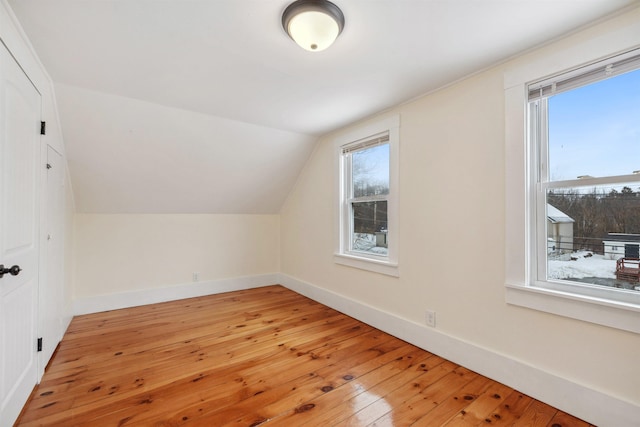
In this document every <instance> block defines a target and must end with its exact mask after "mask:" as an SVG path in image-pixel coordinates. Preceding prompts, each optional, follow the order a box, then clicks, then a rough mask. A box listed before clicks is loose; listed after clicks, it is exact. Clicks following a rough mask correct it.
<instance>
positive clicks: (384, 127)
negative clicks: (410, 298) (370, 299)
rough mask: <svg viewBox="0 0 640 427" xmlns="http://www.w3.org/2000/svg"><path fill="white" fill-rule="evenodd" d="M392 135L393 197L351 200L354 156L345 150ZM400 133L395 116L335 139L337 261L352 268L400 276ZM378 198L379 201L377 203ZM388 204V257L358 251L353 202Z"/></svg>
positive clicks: (391, 173)
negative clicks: (355, 245)
mask: <svg viewBox="0 0 640 427" xmlns="http://www.w3.org/2000/svg"><path fill="white" fill-rule="evenodd" d="M385 134H388V139H389V140H388V144H389V194H387V195H380V196H373V197H371V196H367V197H359V198H351V197H350V196H351V189H350V185H351V181H352V179H351V178H352V177H351V168H350V157H351V156H348V157H349V159H348V160H347V157H346V156H345V154H344V149H345V148H346V147H349V146H357V145H359V144H362V143H363V142H365V141H368V140H373V139H375V138H377V137H380V136H381V135H385ZM399 134H400V116H399V115H394V116H391V117H387V118H385V119H381V120H377V121H375V122H373V123H371V124H368V125H365V126H361V127H358V128H356V129H354V130H352V131H351V132H348V133H346V134H343V135H341V136H339V137H337V138H335V139H334V151H335V156H334V157H335V159H336V162H335V173H334V176H335V177H336V194H337V197H336V208H335V212H336V219H335V235H336V243H335V251H334V262H335V263H337V264H341V265H346V266H349V267H355V268H358V269H362V270H368V271H371V272H375V273H380V274H385V275H389V276H393V277H399V276H400V271H399V266H398V252H399V251H398V248H399V234H400V233H399V221H398V188H399V179H398V176H399V173H398V172H399V170H398V169H399V168H398V158H399V141H400V138H399ZM374 199H375V200H374ZM378 199H380V200H386V201H387V242H388V246H387V255H386V256H384V255H379V254H373V253H371V254H368V253H366V252H363V251H354V250H352V249H351V244H352V232H353V221H352V207H351V203H352V202H353V201H356V202H361V201H362V202H364V201H377V200H378Z"/></svg>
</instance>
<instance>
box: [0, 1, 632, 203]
mask: <svg viewBox="0 0 640 427" xmlns="http://www.w3.org/2000/svg"><path fill="white" fill-rule="evenodd" d="M334 3H336V4H338V6H340V8H341V9H342V10H343V12H344V14H345V17H346V25H345V29H344V31H343V33H342V35H341V36H340V38H339V39H338V40H337V42H336V43H335V44H334V45H333V46H332V47H331V48H329V49H328V50H326V51H323V52H315V53H311V52H307V51H304V50H302V49H301V48H299V47H297V46H296V45H295V44H294V43H293V42H292V41H291V40H290V39H289V38H288V36H287V35H286V34H285V33H284V31H283V29H282V27H281V22H280V19H281V15H282V11H283V10H284V9H285V8H286V7H287V5H288V4H289V2H288V1H287V0H242V1H240V0H56V1H51V0H9V4H10V5H11V7H12V8H13V10H14V12H15V13H16V15H17V17H18V19H19V21H20V22H21V24H22V25H23V27H24V29H25V32H26V33H27V35H28V36H29V38H30V40H31V41H32V43H33V46H34V47H35V49H36V51H37V53H38V55H39V56H40V59H41V60H42V62H43V64H44V65H45V67H46V68H47V70H48V71H49V73H50V75H51V76H52V78H53V80H54V82H55V88H56V92H57V99H58V104H59V107H60V117H61V122H62V127H63V132H64V139H65V147H66V151H67V158H68V161H69V167H70V172H71V178H72V183H73V187H74V192H75V198H76V204H77V209H78V210H79V211H80V212H101V213H112V212H129V213H164V212H185V213H187V212H189V213H197V212H201V213H275V212H278V210H279V209H280V206H281V205H282V203H283V201H284V199H285V198H286V195H287V194H288V192H289V191H290V189H291V187H292V186H293V184H294V183H295V179H296V177H297V175H298V174H299V172H300V170H301V168H302V167H303V165H304V163H305V160H306V159H307V158H308V156H309V155H310V153H311V150H312V149H313V145H314V142H315V140H316V139H317V137H318V136H319V135H322V134H324V133H326V132H329V131H331V130H334V129H337V128H339V127H341V126H344V125H346V124H349V123H351V122H354V121H356V120H358V119H361V118H363V117H366V116H368V115H371V114H373V113H376V112H379V111H382V110H384V109H387V108H389V107H391V106H393V105H396V104H398V103H401V102H403V101H406V100H408V99H411V98H413V97H416V96H418V95H420V94H423V93H426V92H429V91H431V90H434V89H436V88H438V87H441V86H443V85H446V84H447V83H450V82H452V81H455V80H457V79H460V78H462V77H464V76H466V75H469V74H471V73H473V72H475V71H477V70H480V69H483V68H486V67H488V66H491V65H492V64H495V63H497V62H499V61H502V60H505V59H506V58H508V57H510V56H513V55H515V54H517V53H519V52H521V51H523V50H526V49H529V48H531V47H534V46H536V45H539V44H541V43H544V42H546V41H548V40H551V39H553V38H557V37H559V36H561V35H563V34H566V33H568V32H570V31H572V30H574V29H576V28H578V27H581V26H584V25H587V24H588V23H590V22H593V21H594V20H597V19H600V18H602V17H604V16H607V15H609V14H612V13H615V12H616V11H618V10H621V9H622V8H625V7H629V6H630V5H636V4H638V1H635V0H633V1H632V0H580V1H577V0H555V1H548V0H334Z"/></svg>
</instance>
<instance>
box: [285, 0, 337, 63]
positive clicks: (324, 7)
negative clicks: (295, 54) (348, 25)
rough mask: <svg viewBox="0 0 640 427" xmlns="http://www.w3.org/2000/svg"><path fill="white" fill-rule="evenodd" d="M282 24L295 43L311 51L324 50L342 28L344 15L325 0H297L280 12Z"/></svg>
mask: <svg viewBox="0 0 640 427" xmlns="http://www.w3.org/2000/svg"><path fill="white" fill-rule="evenodd" d="M282 26H283V27H284V30H285V31H286V32H287V34H289V37H291V38H292V39H293V40H294V41H295V42H296V43H298V44H299V45H300V47H302V48H303V49H306V50H309V51H311V52H319V51H321V50H325V49H326V48H328V47H329V46H331V44H332V43H333V42H334V41H335V40H336V38H337V37H338V35H340V33H341V32H342V28H344V15H343V14H342V11H341V10H340V8H339V7H338V6H336V5H335V4H333V3H331V2H330V1H327V0H297V1H295V2H293V3H291V4H290V5H289V6H288V7H287V8H286V9H285V10H284V13H283V14H282Z"/></svg>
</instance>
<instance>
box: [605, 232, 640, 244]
mask: <svg viewBox="0 0 640 427" xmlns="http://www.w3.org/2000/svg"><path fill="white" fill-rule="evenodd" d="M603 241H604V242H605V243H606V242H625V243H638V242H640V234H630V233H607V236H606V237H605V238H604V239H603Z"/></svg>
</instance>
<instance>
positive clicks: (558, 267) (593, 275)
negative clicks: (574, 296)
mask: <svg viewBox="0 0 640 427" xmlns="http://www.w3.org/2000/svg"><path fill="white" fill-rule="evenodd" d="M548 262H549V264H548V268H547V274H548V275H549V278H550V279H564V280H574V281H576V282H585V283H592V284H596V285H601V286H612V287H617V288H625V289H635V290H636V291H640V285H639V284H638V283H629V282H624V281H621V280H616V260H615V259H609V258H605V256H604V255H598V254H594V253H592V252H584V251H583V252H574V253H572V254H571V259H567V260H557V259H555V260H554V259H549V261H548Z"/></svg>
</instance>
